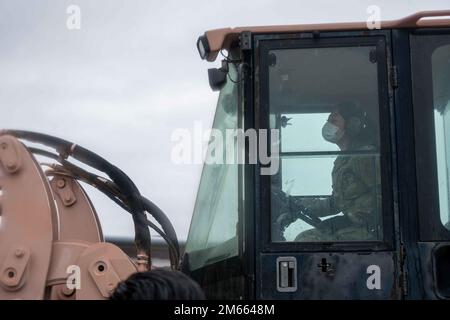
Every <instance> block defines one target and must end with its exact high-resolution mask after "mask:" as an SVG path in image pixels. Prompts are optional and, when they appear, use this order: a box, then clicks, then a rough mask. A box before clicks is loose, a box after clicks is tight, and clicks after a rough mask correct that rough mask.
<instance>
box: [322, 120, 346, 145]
mask: <svg viewBox="0 0 450 320" xmlns="http://www.w3.org/2000/svg"><path fill="white" fill-rule="evenodd" d="M343 136H344V131H343V130H339V127H338V126H336V125H334V124H332V123H330V122H328V121H327V122H326V123H325V124H324V126H323V128H322V137H323V138H324V139H325V140H327V141H328V142H331V143H337V142H338V141H339V140H341V139H342V137H343Z"/></svg>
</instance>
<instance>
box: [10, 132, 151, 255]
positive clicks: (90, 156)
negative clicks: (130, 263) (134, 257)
mask: <svg viewBox="0 0 450 320" xmlns="http://www.w3.org/2000/svg"><path fill="white" fill-rule="evenodd" d="M2 133H4V134H10V135H13V136H15V137H17V138H19V139H25V140H28V141H33V142H38V143H42V144H44V145H47V146H50V147H53V148H55V149H56V150H57V151H58V152H59V153H60V154H61V155H62V156H63V157H65V158H67V157H69V156H71V157H73V158H75V159H77V160H78V161H80V162H82V163H85V164H87V165H89V166H91V167H93V168H95V169H97V170H99V171H102V172H104V173H106V174H107V175H108V176H109V177H110V178H111V180H113V181H114V182H115V183H116V185H117V186H118V187H119V188H120V190H121V191H122V193H123V194H124V195H125V197H126V198H127V199H128V203H129V205H130V208H131V209H132V211H133V212H132V217H133V222H134V229H135V244H136V247H137V248H138V252H139V251H144V252H145V253H146V254H147V256H148V257H150V256H151V237H150V230H149V229H148V227H147V223H146V220H147V218H146V216H145V212H144V208H143V205H142V201H141V194H140V193H139V190H138V189H137V187H136V185H135V184H134V183H133V181H132V180H131V179H130V178H129V177H128V176H127V175H126V174H125V173H124V172H123V171H122V170H120V169H119V168H117V167H116V166H114V165H113V164H111V163H109V162H108V161H107V160H106V159H104V158H102V157H101V156H99V155H98V154H96V153H94V152H92V151H90V150H87V149H85V148H83V147H81V146H78V145H76V144H74V143H72V142H70V141H67V140H64V139H61V138H58V137H54V136H51V135H47V134H43V133H38V132H31V131H24V130H4V131H2Z"/></svg>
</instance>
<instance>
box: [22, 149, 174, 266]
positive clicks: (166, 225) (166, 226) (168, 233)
mask: <svg viewBox="0 0 450 320" xmlns="http://www.w3.org/2000/svg"><path fill="white" fill-rule="evenodd" d="M28 149H29V150H30V152H32V153H34V154H40V155H42V156H46V157H49V158H52V159H54V160H56V161H59V162H61V164H62V165H63V167H66V169H68V170H69V171H70V172H71V173H72V174H75V175H77V176H80V177H81V175H80V172H81V173H83V175H85V178H86V179H88V181H86V182H87V183H89V184H91V185H93V186H94V187H96V188H97V189H99V190H100V191H101V192H103V193H104V194H105V195H107V196H108V197H109V198H110V199H111V200H113V201H114V202H116V203H117V204H118V205H119V206H120V207H121V208H123V209H124V210H126V211H128V212H130V208H129V207H128V206H127V205H126V204H124V203H123V202H122V200H120V199H119V198H120V197H117V195H115V194H113V193H112V192H113V190H111V189H110V188H109V187H108V186H107V184H106V183H103V184H104V185H103V186H102V185H101V184H102V183H101V182H100V181H97V180H96V179H97V178H99V177H98V176H96V175H94V174H92V173H89V172H87V171H86V170H84V169H82V168H80V167H78V166H76V165H74V164H72V163H71V162H69V161H67V160H63V159H61V158H60V157H59V156H58V155H56V154H54V153H51V152H49V151H46V150H42V149H38V148H33V147H28ZM141 200H142V202H143V205H144V209H145V210H146V211H147V212H148V213H150V214H151V215H152V216H153V217H154V218H155V220H156V221H157V222H158V223H159V224H160V225H161V227H162V228H163V230H164V233H165V234H163V232H162V231H161V230H160V229H159V228H157V227H156V225H154V224H153V223H152V222H151V221H148V220H147V224H149V226H150V227H151V228H153V229H154V230H155V231H156V232H158V233H159V234H160V235H161V237H163V239H164V240H165V241H166V242H167V244H168V245H169V248H170V247H171V248H172V250H174V251H175V252H174V253H175V255H176V261H177V264H178V261H179V259H180V247H179V243H178V237H177V235H176V232H175V229H174V228H173V225H172V223H171V222H170V220H169V219H168V217H167V216H166V215H165V214H164V212H163V211H162V210H161V209H160V208H159V207H158V206H157V205H156V204H154V203H153V202H152V201H150V200H149V199H147V198H145V197H143V196H142V197H141Z"/></svg>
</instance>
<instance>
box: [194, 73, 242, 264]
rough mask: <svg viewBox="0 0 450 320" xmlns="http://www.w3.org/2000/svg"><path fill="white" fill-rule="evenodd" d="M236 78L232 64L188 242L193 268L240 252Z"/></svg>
mask: <svg viewBox="0 0 450 320" xmlns="http://www.w3.org/2000/svg"><path fill="white" fill-rule="evenodd" d="M236 78H237V72H236V68H235V66H234V65H232V64H230V66H229V74H228V78H227V82H226V84H225V86H224V87H223V88H222V90H221V92H220V96H219V101H218V103H217V109H216V114H215V117H214V123H213V132H212V133H211V138H210V140H209V144H208V150H207V154H206V158H205V164H204V167H203V172H202V176H201V180H200V185H199V189H198V194H197V200H196V203H195V208H194V214H193V217H192V222H191V227H190V230H189V235H188V240H187V243H186V252H187V253H189V256H190V259H189V267H190V269H191V270H194V269H197V268H200V267H202V266H203V265H206V264H210V263H213V262H217V261H220V260H223V259H226V258H229V257H232V256H236V255H237V254H238V241H237V223H238V164H237V162H236V161H228V160H229V159H228V158H227V157H229V153H230V151H236V150H237V141H236V139H235V138H234V137H233V138H231V139H230V133H233V131H235V130H236V129H237V128H238V112H237V110H238V90H237V83H236V81H235V80H234V79H236ZM234 154H235V155H236V154H237V153H236V152H234ZM230 162H232V163H230Z"/></svg>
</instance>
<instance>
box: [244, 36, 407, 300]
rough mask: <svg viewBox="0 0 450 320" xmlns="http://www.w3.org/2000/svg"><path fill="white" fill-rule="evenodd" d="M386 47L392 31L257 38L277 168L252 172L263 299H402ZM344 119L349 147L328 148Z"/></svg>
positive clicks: (264, 117)
mask: <svg viewBox="0 0 450 320" xmlns="http://www.w3.org/2000/svg"><path fill="white" fill-rule="evenodd" d="M390 43H391V39H390V33H389V32H384V31H375V32H368V31H364V32H338V33H336V32H321V33H317V32H316V33H301V34H282V35H255V36H254V42H253V46H254V64H255V68H254V70H255V71H254V79H255V83H254V90H255V95H254V99H255V100H254V112H255V120H256V121H255V127H256V129H259V130H268V131H267V132H268V136H269V137H270V139H268V141H266V142H264V141H260V146H261V143H267V147H268V149H269V150H270V153H271V155H272V159H275V157H276V158H277V159H278V160H279V161H278V164H277V163H274V162H273V161H272V163H270V164H267V165H266V166H271V170H266V171H265V172H266V173H267V171H269V172H270V174H262V171H261V170H260V169H261V168H258V169H257V170H256V172H255V179H256V184H255V188H256V189H255V194H256V204H257V205H256V206H255V210H256V211H255V213H256V214H255V221H254V226H255V239H256V241H255V243H256V250H255V276H256V279H255V280H256V281H255V289H256V290H255V292H256V297H257V298H260V299H399V298H401V296H402V292H401V289H400V286H399V278H400V274H401V270H400V269H399V268H400V267H399V254H398V253H399V252H398V250H397V249H398V247H399V244H398V240H399V239H398V238H396V236H395V235H396V234H397V232H396V230H398V222H397V221H398V213H397V211H396V208H395V206H394V195H393V186H394V175H393V170H394V166H395V162H394V161H393V148H392V146H393V143H392V139H393V137H392V135H391V128H392V126H391V120H392V118H391V112H392V109H393V102H392V101H393V100H392V88H391V84H392V83H391V82H390V81H388V79H389V76H388V74H389V73H390V71H391V61H390V59H391V58H390V57H391V51H390ZM336 112H337V113H340V116H341V117H342V118H343V119H344V121H345V131H346V132H345V133H344V135H347V137H351V139H347V140H348V141H347V142H346V143H345V146H344V145H339V144H337V143H332V142H330V141H329V140H326V139H325V136H327V134H328V136H329V135H330V134H332V133H333V130H334V129H335V128H334V129H333V127H332V129H333V130H331V133H330V128H328V132H327V133H324V131H327V129H324V124H325V123H327V121H328V119H329V117H330V114H333V113H334V114H336ZM328 127H330V126H329V125H328ZM334 131H336V130H334ZM341 131H342V130H341ZM334 133H335V134H338V135H343V133H342V132H339V133H336V132H334ZM276 136H279V141H277V140H278V139H276ZM328 138H329V137H328ZM341 138H342V137H341ZM335 140H336V139H335ZM274 169H275V170H274Z"/></svg>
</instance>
